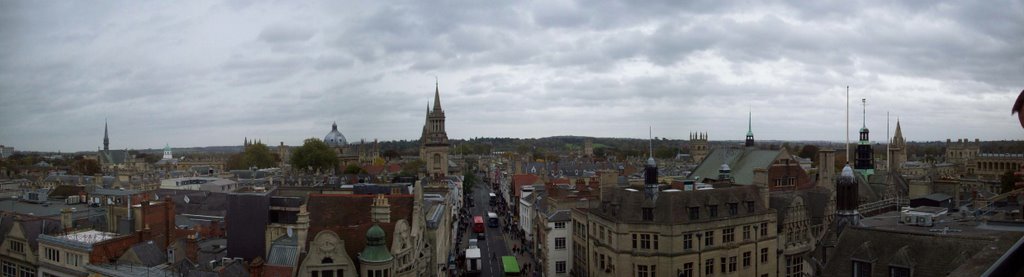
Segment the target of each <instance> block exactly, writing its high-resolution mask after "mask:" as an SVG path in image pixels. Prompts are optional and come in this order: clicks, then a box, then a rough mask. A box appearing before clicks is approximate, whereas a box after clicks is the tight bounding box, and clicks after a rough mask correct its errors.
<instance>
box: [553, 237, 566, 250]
mask: <svg viewBox="0 0 1024 277" xmlns="http://www.w3.org/2000/svg"><path fill="white" fill-rule="evenodd" d="M555 249H565V238H555Z"/></svg>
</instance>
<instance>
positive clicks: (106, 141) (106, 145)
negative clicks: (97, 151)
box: [103, 119, 110, 151]
mask: <svg viewBox="0 0 1024 277" xmlns="http://www.w3.org/2000/svg"><path fill="white" fill-rule="evenodd" d="M103 151H110V136H109V134H108V133H107V120H106V119H103Z"/></svg>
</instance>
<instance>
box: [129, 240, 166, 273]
mask: <svg viewBox="0 0 1024 277" xmlns="http://www.w3.org/2000/svg"><path fill="white" fill-rule="evenodd" d="M129 251H132V252H134V253H135V256H136V257H138V258H139V262H141V263H142V264H140V265H142V266H146V267H154V266H157V265H161V264H164V263H166V262H167V256H166V254H165V253H164V251H163V250H160V247H159V246H157V245H156V244H154V243H153V241H146V242H141V243H137V244H135V245H133V246H132V248H131V249H129Z"/></svg>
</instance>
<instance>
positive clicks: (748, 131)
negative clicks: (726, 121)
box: [747, 111, 754, 136]
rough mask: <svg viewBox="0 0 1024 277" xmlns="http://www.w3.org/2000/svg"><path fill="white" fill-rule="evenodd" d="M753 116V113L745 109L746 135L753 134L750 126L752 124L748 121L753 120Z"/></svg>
mask: <svg viewBox="0 0 1024 277" xmlns="http://www.w3.org/2000/svg"><path fill="white" fill-rule="evenodd" d="M753 118H754V116H753V113H752V112H750V111H747V136H753V135H754V128H752V124H751V123H750V122H751V121H753Z"/></svg>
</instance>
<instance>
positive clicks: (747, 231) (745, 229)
mask: <svg viewBox="0 0 1024 277" xmlns="http://www.w3.org/2000/svg"><path fill="white" fill-rule="evenodd" d="M743 240H750V225H747V226H743Z"/></svg>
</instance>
